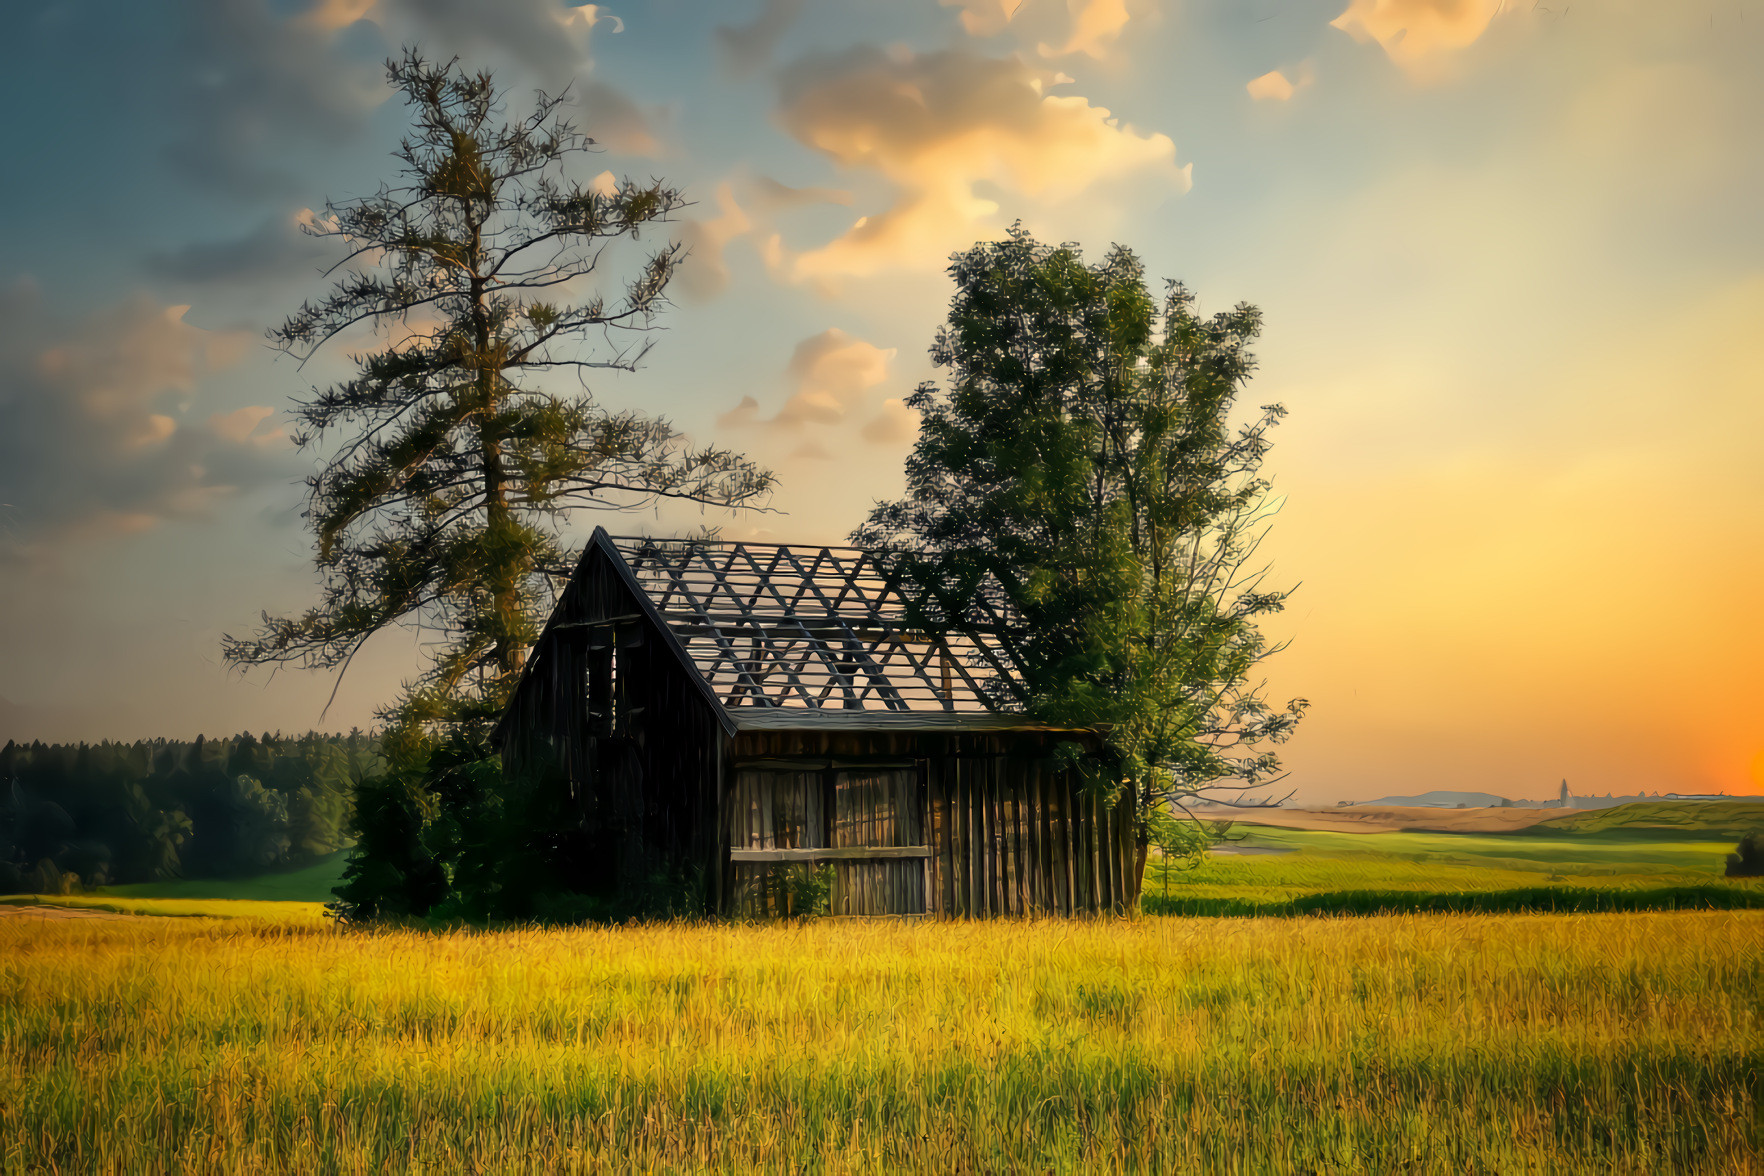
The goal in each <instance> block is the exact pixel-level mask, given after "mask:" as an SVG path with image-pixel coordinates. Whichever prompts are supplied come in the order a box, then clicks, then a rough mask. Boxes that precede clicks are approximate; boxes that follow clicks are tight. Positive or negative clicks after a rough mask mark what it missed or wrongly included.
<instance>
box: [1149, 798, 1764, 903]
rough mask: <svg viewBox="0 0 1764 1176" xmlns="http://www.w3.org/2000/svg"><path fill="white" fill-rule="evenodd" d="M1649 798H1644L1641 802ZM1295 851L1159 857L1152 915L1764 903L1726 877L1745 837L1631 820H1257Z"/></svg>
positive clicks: (1750, 888) (1762, 890) (1761, 889)
mask: <svg viewBox="0 0 1764 1176" xmlns="http://www.w3.org/2000/svg"><path fill="white" fill-rule="evenodd" d="M1638 807H1639V806H1638ZM1239 832H1240V833H1241V834H1242V840H1241V841H1240V842H1239V843H1238V844H1240V845H1241V846H1243V847H1246V848H1251V849H1278V850H1284V851H1286V852H1281V853H1265V854H1244V855H1208V856H1207V857H1206V858H1205V859H1204V860H1203V861H1201V862H1200V863H1199V864H1198V865H1194V864H1189V863H1173V864H1171V865H1169V866H1168V867H1166V866H1165V865H1164V864H1163V863H1160V862H1153V863H1152V864H1151V866H1150V867H1149V868H1148V870H1147V874H1146V879H1145V888H1144V906H1145V909H1146V910H1147V911H1148V912H1155V913H1163V914H1183V915H1252V914H1253V915H1297V914H1323V913H1336V914H1370V913H1377V912H1386V913H1388V912H1416V913H1419V912H1426V911H1486V912H1500V911H1589V912H1590V911H1633V910H1685V909H1718V910H1738V909H1750V908H1753V907H1758V906H1764V883H1761V882H1759V881H1753V880H1742V879H1728V878H1726V877H1724V876H1723V875H1724V870H1725V864H1726V856H1727V854H1728V853H1729V852H1731V850H1732V848H1733V840H1732V839H1730V838H1729V836H1728V835H1726V834H1712V833H1710V832H1709V831H1708V830H1707V829H1688V828H1686V827H1684V826H1665V827H1658V828H1646V827H1641V826H1637V825H1634V824H1633V823H1622V822H1619V823H1617V824H1615V825H1612V826H1608V827H1599V828H1590V829H1588V828H1580V829H1577V830H1570V831H1568V832H1566V833H1562V832H1561V831H1560V825H1559V824H1551V825H1549V826H1546V827H1544V829H1543V830H1541V831H1540V830H1525V831H1521V832H1514V833H1505V834H1482V833H1346V832H1334V831H1328V832H1323V831H1313V830H1301V829H1277V828H1271V827H1262V826H1247V827H1243V828H1241V829H1240V830H1239Z"/></svg>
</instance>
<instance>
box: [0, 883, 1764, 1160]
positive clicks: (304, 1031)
mask: <svg viewBox="0 0 1764 1176" xmlns="http://www.w3.org/2000/svg"><path fill="white" fill-rule="evenodd" d="M1761 1016H1764V913H1760V912H1753V911H1736V912H1695V913H1690V912H1684V913H1652V914H1609V915H1556V916H1549V915H1503V916H1483V915H1446V916H1401V917H1366V918H1352V919H1262V920H1233V919H1207V920H1180V919H1163V918H1147V919H1143V920H1140V921H1138V922H1134V923H1128V922H1114V921H1111V922H1098V923H1072V922H1039V923H1013V922H998V923H981V924H938V923H925V924H916V925H915V924H902V923H894V922H871V923H859V922H830V921H822V922H819V923H813V924H809V925H806V926H801V927H776V926H774V927H733V926H729V927H724V926H709V927H707V926H692V925H662V926H650V927H626V928H619V929H613V930H549V931H542V930H515V931H500V932H480V933H472V932H461V933H454V934H431V933H423V932H380V933H354V932H335V931H331V930H329V929H324V928H316V927H313V926H312V925H311V924H304V925H286V926H277V925H274V924H268V923H263V922H259V921H254V920H236V921H230V922H220V921H214V920H206V919H155V920H141V921H138V922H128V921H111V922H98V921H96V920H90V921H85V922H66V923H59V924H49V923H44V922H41V921H37V922H33V923H29V924H27V923H26V922H25V921H24V920H22V919H14V920H7V921H0V1170H4V1171H8V1172H11V1171H28V1170H33V1169H56V1170H60V1171H94V1170H96V1171H158V1170H179V1169H184V1170H201V1171H261V1170H264V1169H265V1168H274V1169H284V1170H294V1171H378V1170H384V1169H392V1170H418V1169H422V1170H430V1171H439V1170H444V1169H485V1168H488V1169H492V1170H496V1171H553V1170H583V1171H628V1170H660V1171H681V1170H684V1171H698V1170H703V1171H708V1170H728V1169H748V1168H764V1169H768V1170H784V1169H799V1168H800V1169H808V1170H826V1171H869V1170H895V1169H900V1168H912V1169H920V1170H928V1171H939V1172H953V1171H965V1172H1003V1171H1045V1170H1050V1169H1051V1170H1056V1171H1117V1170H1129V1171H1133V1170H1149V1169H1162V1170H1187V1171H1227V1170H1237V1171H1270V1172H1301V1171H1311V1172H1315V1171H1327V1172H1357V1171H1363V1172H1378V1173H1384V1172H1394V1171H1399V1170H1400V1171H1405V1172H1449V1173H1463V1172H1472V1171H1476V1172H1535V1171H1601V1172H1603V1171H1613V1170H1615V1171H1626V1172H1659V1171H1668V1170H1670V1171H1678V1172H1692V1171H1694V1172H1751V1171H1757V1170H1759V1159H1758V1155H1759V1144H1760V1111H1759V1093H1760V1092H1759V1087H1758V1082H1759V1077H1758V1075H1759V1070H1760V1063H1761V1062H1764V1024H1761Z"/></svg>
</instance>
